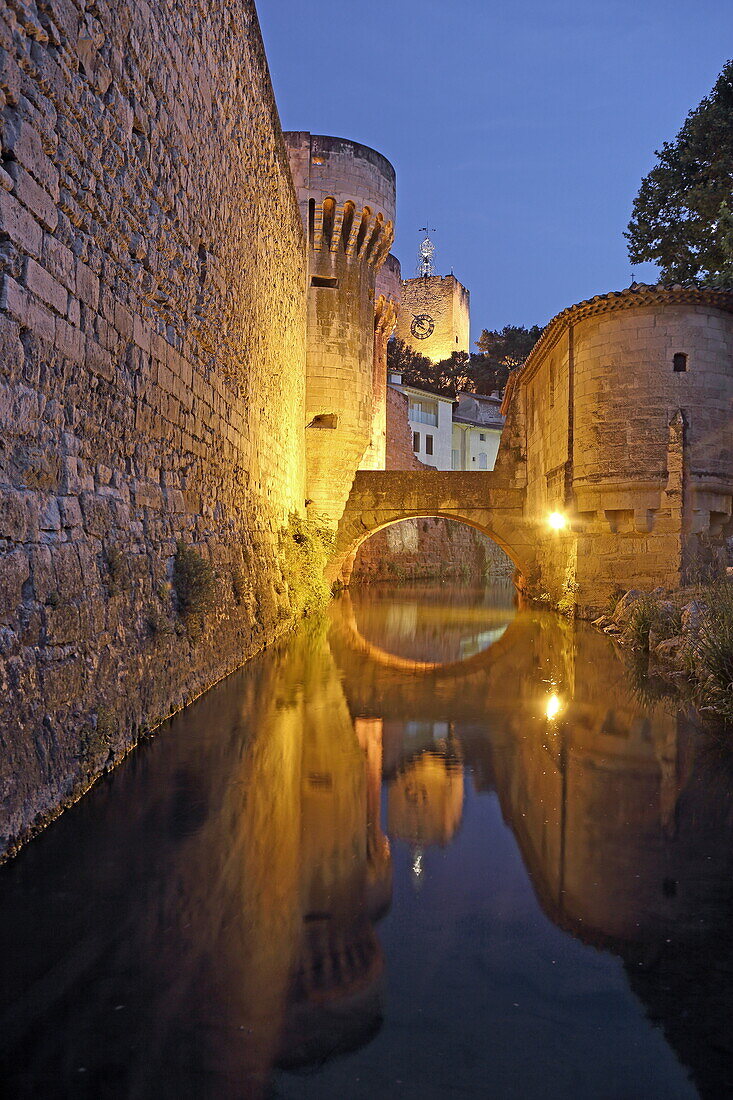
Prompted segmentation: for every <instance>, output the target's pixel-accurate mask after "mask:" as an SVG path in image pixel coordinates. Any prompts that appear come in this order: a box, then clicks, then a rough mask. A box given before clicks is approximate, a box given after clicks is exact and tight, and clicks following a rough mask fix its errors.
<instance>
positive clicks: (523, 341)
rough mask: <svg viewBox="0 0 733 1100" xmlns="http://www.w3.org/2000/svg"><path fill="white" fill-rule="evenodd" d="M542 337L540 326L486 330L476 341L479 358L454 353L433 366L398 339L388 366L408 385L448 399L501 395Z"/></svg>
mask: <svg viewBox="0 0 733 1100" xmlns="http://www.w3.org/2000/svg"><path fill="white" fill-rule="evenodd" d="M541 333H542V328H541V326H540V325H533V326H532V327H531V328H525V327H524V326H522V325H505V326H504V328H503V329H501V330H500V331H496V332H494V331H490V330H488V329H484V330H483V332H482V333H481V335H480V337H479V338H478V340H477V341H476V346H477V347H478V348H479V352H478V354H473V355H469V353H468V352H467V351H454V352H453V354H452V355H451V356H449V358H448V359H443V360H442V361H441V362H440V363H433V362H431V360H430V359H426V358H425V356H424V355H420V353H419V352H416V351H415V350H414V349H413V348H411V347H410V346H409V344H406V343H405V342H404V341H403V340H399V339H397V338H394V339H392V340H390V341H389V344H388V345H387V366H388V369H389V371H390V373H398V374H401V375H402V381H403V382H404V383H405V385H407V386H416V387H417V388H418V389H421V390H429V391H431V392H433V393H439V394H441V395H443V396H446V397H455V395H456V394H457V393H458V392H459V391H460V390H466V391H467V392H469V393H479V394H490V393H494V391H495V390H498V391H499V393H501V392H502V391H503V389H504V387H505V386H506V384H507V380H508V378H509V374H510V372H511V371H512V370H514V369H515V367H518V366H521V365H522V363H523V362H524V360H525V359H526V358H527V356H528V355H529V353H530V351H531V350H532V348H533V347H534V345H535V344H536V342H537V340H538V339H539V337H540V335H541Z"/></svg>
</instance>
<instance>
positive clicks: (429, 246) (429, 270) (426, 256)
mask: <svg viewBox="0 0 733 1100" xmlns="http://www.w3.org/2000/svg"><path fill="white" fill-rule="evenodd" d="M420 232H421V233H425V234H426V237H425V239H424V241H423V242H422V244H421V245H420V251H419V252H418V254H417V273H418V275H419V276H420V277H421V278H422V279H427V278H428V276H429V275H434V274H435V267H434V265H433V255H434V254H435V245H434V244H433V242H432V241H431V240H430V233H434V232H435V229H430V228H429V227H428V226H427V225H424V226H423V227H422V228H421V230H420Z"/></svg>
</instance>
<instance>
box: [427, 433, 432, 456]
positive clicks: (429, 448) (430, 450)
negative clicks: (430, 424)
mask: <svg viewBox="0 0 733 1100" xmlns="http://www.w3.org/2000/svg"><path fill="white" fill-rule="evenodd" d="M432 453H433V437H432V435H426V436H425V454H428V455H431V454H432Z"/></svg>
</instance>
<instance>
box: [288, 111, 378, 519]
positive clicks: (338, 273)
mask: <svg viewBox="0 0 733 1100" xmlns="http://www.w3.org/2000/svg"><path fill="white" fill-rule="evenodd" d="M285 139H286V141H287V145H288V150H289V154H290V162H291V166H292V171H293V179H294V181H295V187H296V191H297V195H298V202H299V204H300V210H301V215H302V218H303V223H304V225H305V226H306V229H307V233H308V244H309V248H308V260H309V288H308V349H307V357H306V376H307V385H306V399H305V423H306V460H307V483H306V494H307V497H308V500H309V502H310V504H309V507H310V509H311V512H312V513H313V514H314V515H316V516H318V517H319V518H321V519H323V520H325V521H326V523H327V524H328V525H330V526H333V527H335V526H336V524H337V523H338V521H339V519H340V517H341V514H342V512H343V509H344V505H345V503H346V500H347V498H348V495H349V490H350V489H351V484H352V481H353V479H354V474H355V473H356V471H357V469H359V466H360V465H361V463H362V461H363V460H364V456H365V453H366V452H367V449H368V448H369V447H370V444H371V442H372V431H373V427H374V425H375V420H374V407H375V401H374V394H375V382H376V383H377V384H378V385H377V388H378V389H380V391H381V389H382V388H383V382H382V380H381V375H382V373H385V374H386V360H384V367H383V368H382V366H381V365H380V364H381V363H382V359H383V356H384V355H386V347H385V349H384V352H382V351H380V350H379V349H377V354H376V355H375V306H377V307H378V306H379V300H378V299H377V300H376V301H375V287H376V280H377V272H378V271H379V269H380V268H381V266H382V264H383V263H384V261H385V259H386V257H387V254H388V253H389V249H390V246H391V244H392V240H393V238H394V227H393V226H394V210H395V173H394V169H393V167H392V165H391V164H390V163H389V161H388V160H386V159H385V158H384V157H383V156H382V155H381V153H377V152H376V151H375V150H374V149H370V148H368V147H367V146H365V145H359V144H358V143H357V142H353V141H346V140H344V139H342V138H334V137H323V136H317V135H315V134H310V133H307V132H293V133H287V134H286V135H285ZM382 298H383V299H384V296H383V295H382ZM383 306H384V309H383V311H382V315H381V316H379V315H378V316H377V330H378V331H377V339H378V342H380V341H383V340H385V338H386V336H385V334H387V330H388V329H389V330H390V331H391V325H392V324H393V322H394V311H393V308H390V307H387V306H386V305H384V301H383ZM377 313H378V314H379V309H378V308H377ZM375 364H376V366H375ZM379 400H380V401H382V402H383V400H384V397H383V395H381V392H380V398H379ZM380 430H381V420H379V418H378V421H377V424H376V431H377V436H379V432H380ZM381 448H382V444H381V440H380V439H377V440H376V452H377V453H378V454H379V453H381ZM372 468H374V466H372Z"/></svg>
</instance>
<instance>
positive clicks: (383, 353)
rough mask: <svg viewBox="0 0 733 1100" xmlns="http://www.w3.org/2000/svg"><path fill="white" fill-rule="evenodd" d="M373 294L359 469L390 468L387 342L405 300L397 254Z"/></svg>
mask: <svg viewBox="0 0 733 1100" xmlns="http://www.w3.org/2000/svg"><path fill="white" fill-rule="evenodd" d="M374 296H375V303H374V370H373V374H372V428H371V438H370V441H369V446H368V448H367V450H366V452H365V454H364V457H363V458H362V460H361V464H360V466H359V469H360V470H385V469H387V343H388V341H389V338H390V336H391V335H392V333H393V332H394V327H395V324H396V322H397V315H398V313H399V308H400V303H401V301H402V275H401V270H400V261H399V260H398V259H397V257H396V256H392V255H391V254H390V255H389V256H388V257H387V259H386V260H385V262H384V265H383V266H382V268H381V270H380V272H379V274H378V275H377V285H376V289H375V292H374ZM389 392H390V393H392V392H393V391H392V390H390V391H389Z"/></svg>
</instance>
